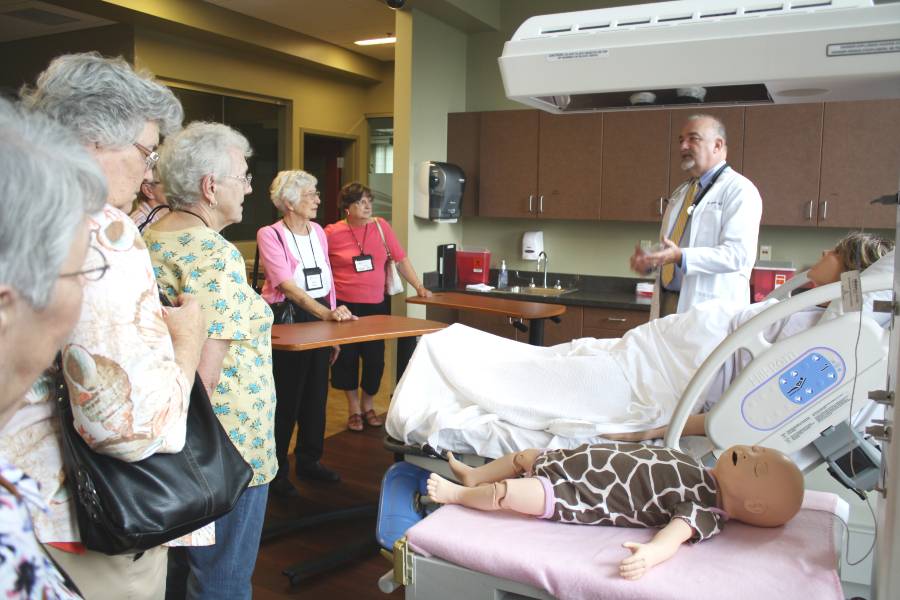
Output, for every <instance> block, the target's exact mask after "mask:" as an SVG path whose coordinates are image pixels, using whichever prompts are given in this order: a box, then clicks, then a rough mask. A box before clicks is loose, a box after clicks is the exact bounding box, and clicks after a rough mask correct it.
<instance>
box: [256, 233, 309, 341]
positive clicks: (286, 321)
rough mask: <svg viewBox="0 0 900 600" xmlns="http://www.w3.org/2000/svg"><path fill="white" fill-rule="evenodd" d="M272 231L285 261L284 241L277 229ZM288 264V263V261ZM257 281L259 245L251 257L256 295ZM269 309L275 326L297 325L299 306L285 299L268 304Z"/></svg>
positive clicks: (258, 289)
mask: <svg viewBox="0 0 900 600" xmlns="http://www.w3.org/2000/svg"><path fill="white" fill-rule="evenodd" d="M272 230H273V231H274V232H275V235H277V236H278V241H279V242H281V250H282V251H283V252H284V259H285V260H286V261H287V260H288V256H287V248H285V246H284V240H283V239H281V234H280V233H278V229H276V228H275V227H272ZM288 263H290V261H288ZM258 279H259V245H258V244H257V246H256V255H255V256H254V257H253V283H252V284H251V285H252V286H253V290H254V291H255V292H256V293H257V294H258V293H259V292H260V288H259V286H258V284H257V280H258ZM269 308H271V309H272V314H273V315H274V316H275V319H274V321H273V323H274V324H275V325H290V324H292V323H297V322H298V320H297V314H298V312H297V311H299V310H302V309H301V308H300V307H299V306H297V305H296V304H294V303H293V302H291V301H290V300H288V299H287V298H285V299H284V300H282V301H281V302H272V303H271V304H269Z"/></svg>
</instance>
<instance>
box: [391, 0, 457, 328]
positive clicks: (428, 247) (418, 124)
mask: <svg viewBox="0 0 900 600" xmlns="http://www.w3.org/2000/svg"><path fill="white" fill-rule="evenodd" d="M397 32H398V37H399V40H398V44H397V49H396V58H395V63H396V65H397V71H396V77H397V85H396V86H395V115H396V116H395V120H394V143H395V147H394V227H395V228H396V229H398V232H397V233H398V235H399V236H400V238H401V241H404V243H405V245H406V246H405V247H406V249H407V252H408V253H409V257H410V259H411V260H412V262H413V266H414V267H415V269H416V271H417V272H418V273H419V274H420V275H421V274H422V273H423V272H424V271H433V270H434V269H435V263H436V250H435V249H436V247H437V246H438V245H439V244H447V243H454V242H455V243H459V242H460V241H461V239H462V230H463V226H462V225H461V224H460V223H457V224H448V223H434V222H431V221H428V220H426V219H420V218H417V217H414V216H413V214H412V213H413V209H412V190H413V189H414V177H415V168H416V166H417V165H419V164H420V163H422V162H423V161H427V160H437V161H441V160H445V159H446V158H447V113H450V112H459V111H463V110H465V102H466V86H465V81H466V34H465V33H463V32H461V31H459V30H458V29H455V28H454V27H451V26H449V25H446V24H445V23H442V22H441V21H439V20H437V19H435V18H434V17H432V16H430V15H428V14H426V13H424V12H421V11H419V10H415V9H413V11H412V12H411V13H404V12H399V11H398V13H397ZM407 73H408V80H407ZM401 82H402V85H401ZM407 114H408V116H407ZM400 229H405V230H406V231H405V232H403V233H401V231H399V230H400ZM404 235H405V236H406V238H405V239H404V238H403V236H404ZM408 314H409V315H410V316H424V311H423V310H422V309H421V307H410V308H409V311H408Z"/></svg>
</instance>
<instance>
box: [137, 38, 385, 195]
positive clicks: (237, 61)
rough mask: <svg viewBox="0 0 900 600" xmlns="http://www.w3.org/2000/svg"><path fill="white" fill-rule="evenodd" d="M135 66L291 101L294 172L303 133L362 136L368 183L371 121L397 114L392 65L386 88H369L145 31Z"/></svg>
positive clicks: (360, 158)
mask: <svg viewBox="0 0 900 600" xmlns="http://www.w3.org/2000/svg"><path fill="white" fill-rule="evenodd" d="M135 62H136V64H137V65H138V66H140V67H144V68H147V69H149V70H150V71H152V72H153V73H154V74H156V75H157V76H158V77H161V78H164V79H166V80H169V81H174V82H187V83H190V84H195V85H199V86H209V87H210V88H211V89H213V90H220V91H225V92H228V91H231V92H239V93H244V94H250V95H256V96H263V97H269V98H279V99H283V100H287V101H289V102H290V103H291V111H290V119H289V120H290V127H291V129H290V131H291V133H290V137H291V143H290V148H289V154H288V159H287V161H288V164H287V165H285V166H286V167H289V168H300V165H301V160H302V157H301V150H302V149H301V146H300V130H301V129H308V130H315V131H317V132H323V133H330V134H335V135H346V136H358V138H359V144H358V155H357V157H356V161H355V162H356V164H357V165H358V167H357V168H358V172H357V173H355V177H357V178H360V179H363V180H365V178H366V176H367V174H366V169H365V165H366V164H368V129H367V124H366V115H367V114H390V113H392V111H393V78H394V77H393V64H392V63H385V64H384V77H383V81H382V82H381V83H378V84H375V85H366V84H363V83H357V82H354V81H352V80H349V79H347V78H345V77H340V78H339V77H336V76H333V75H329V74H327V73H325V72H323V71H318V70H314V69H308V68H303V67H300V66H298V65H296V64H291V63H288V62H286V61H280V60H277V59H271V58H266V57H260V56H257V55H250V54H245V53H242V52H239V51H237V50H234V49H231V48H223V47H221V46H216V47H213V46H210V45H206V44H203V43H200V42H195V41H185V40H184V39H182V38H177V37H174V36H171V35H168V34H165V33H160V32H158V31H154V30H148V29H143V28H138V29H137V30H136V31H135Z"/></svg>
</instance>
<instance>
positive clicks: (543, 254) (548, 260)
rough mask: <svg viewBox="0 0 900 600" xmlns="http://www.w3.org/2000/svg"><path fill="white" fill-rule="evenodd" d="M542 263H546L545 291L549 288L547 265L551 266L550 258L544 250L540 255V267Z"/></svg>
mask: <svg viewBox="0 0 900 600" xmlns="http://www.w3.org/2000/svg"><path fill="white" fill-rule="evenodd" d="M541 261H544V289H546V288H547V265H548V264H550V258H549V257H548V256H547V253H546V252H544V251H543V250H542V251H541V253H540V254H538V265H539V266H540V264H541Z"/></svg>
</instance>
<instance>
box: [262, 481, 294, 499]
mask: <svg viewBox="0 0 900 600" xmlns="http://www.w3.org/2000/svg"><path fill="white" fill-rule="evenodd" d="M269 493H270V494H272V495H273V496H278V497H279V498H299V497H300V492H299V491H298V490H297V488H295V487H294V484H293V483H291V482H290V480H289V479H288V478H287V477H276V478H275V479H273V480H272V482H271V483H270V484H269Z"/></svg>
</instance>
